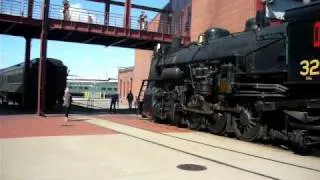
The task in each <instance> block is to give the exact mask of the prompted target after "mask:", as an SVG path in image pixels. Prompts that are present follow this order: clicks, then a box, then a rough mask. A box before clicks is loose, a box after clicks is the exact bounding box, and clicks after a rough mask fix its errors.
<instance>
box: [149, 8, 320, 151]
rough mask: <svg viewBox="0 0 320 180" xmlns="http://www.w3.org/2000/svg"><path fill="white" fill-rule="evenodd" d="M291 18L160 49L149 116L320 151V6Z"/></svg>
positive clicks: (215, 30) (290, 13) (300, 10)
mask: <svg viewBox="0 0 320 180" xmlns="http://www.w3.org/2000/svg"><path fill="white" fill-rule="evenodd" d="M285 17H286V23H282V24H280V25H277V26H266V27H261V26H258V25H257V23H255V22H256V21H255V19H254V21H253V20H251V21H248V22H247V24H246V30H245V31H244V32H241V33H235V34H231V33H229V32H228V31H227V30H224V29H221V28H213V29H209V30H208V31H206V32H205V33H204V35H203V36H202V37H203V38H199V39H202V40H201V41H199V42H197V43H192V44H190V45H189V46H187V47H180V45H179V43H173V44H172V45H171V46H165V45H161V46H158V47H157V48H156V49H155V51H154V55H153V59H152V63H151V70H150V75H149V80H148V86H147V89H146V91H145V93H144V101H143V114H144V115H146V116H151V117H153V118H154V119H155V120H157V121H169V122H170V123H172V124H174V125H178V126H179V125H182V124H185V125H187V126H188V127H189V128H192V129H199V128H207V129H208V130H209V131H210V132H211V133H213V134H217V135H223V134H228V133H234V134H235V135H236V136H237V137H238V138H239V139H241V140H245V141H255V140H260V139H264V140H274V141H279V140H280V141H281V142H287V143H288V146H290V147H291V148H293V149H295V150H300V151H302V150H307V149H313V148H316V147H319V145H320V3H311V4H308V5H305V6H302V7H300V8H295V9H291V10H288V11H287V12H286V16H285ZM177 42H178V41H177Z"/></svg>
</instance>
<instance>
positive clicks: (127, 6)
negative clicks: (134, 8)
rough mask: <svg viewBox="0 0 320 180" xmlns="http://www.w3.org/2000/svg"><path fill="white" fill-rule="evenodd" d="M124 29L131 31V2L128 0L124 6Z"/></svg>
mask: <svg viewBox="0 0 320 180" xmlns="http://www.w3.org/2000/svg"><path fill="white" fill-rule="evenodd" d="M124 9H125V15H124V28H126V29H130V14H131V0H126V2H125V4H124Z"/></svg>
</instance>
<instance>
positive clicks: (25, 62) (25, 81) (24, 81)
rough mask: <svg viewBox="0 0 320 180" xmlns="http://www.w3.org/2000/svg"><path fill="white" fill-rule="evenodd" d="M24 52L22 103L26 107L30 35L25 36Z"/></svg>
mask: <svg viewBox="0 0 320 180" xmlns="http://www.w3.org/2000/svg"><path fill="white" fill-rule="evenodd" d="M25 39H26V52H25V60H24V72H23V97H22V98H23V99H22V104H23V107H24V108H27V107H28V105H27V104H28V100H29V97H28V94H29V93H28V90H29V88H28V74H29V73H28V72H29V68H30V50H31V37H30V36H26V37H25Z"/></svg>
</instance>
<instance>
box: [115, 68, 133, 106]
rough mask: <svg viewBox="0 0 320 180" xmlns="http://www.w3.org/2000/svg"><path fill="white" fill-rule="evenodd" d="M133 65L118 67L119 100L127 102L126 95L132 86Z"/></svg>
mask: <svg viewBox="0 0 320 180" xmlns="http://www.w3.org/2000/svg"><path fill="white" fill-rule="evenodd" d="M133 79H134V74H133V67H129V68H125V69H119V71H118V94H119V100H120V102H127V101H126V97H127V94H128V93H129V91H130V90H132V88H133V86H134V85H133Z"/></svg>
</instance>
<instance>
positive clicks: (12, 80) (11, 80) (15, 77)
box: [8, 75, 23, 83]
mask: <svg viewBox="0 0 320 180" xmlns="http://www.w3.org/2000/svg"><path fill="white" fill-rule="evenodd" d="M22 80H23V76H22V75H10V76H8V83H21V82H22Z"/></svg>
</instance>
